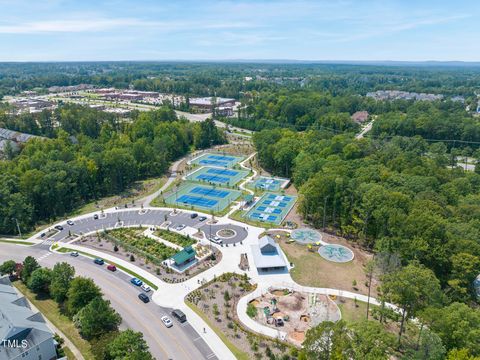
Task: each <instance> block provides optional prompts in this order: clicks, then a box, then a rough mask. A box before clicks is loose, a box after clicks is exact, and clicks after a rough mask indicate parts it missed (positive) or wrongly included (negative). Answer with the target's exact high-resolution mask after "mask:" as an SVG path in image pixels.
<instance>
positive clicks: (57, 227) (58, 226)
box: [55, 225, 63, 231]
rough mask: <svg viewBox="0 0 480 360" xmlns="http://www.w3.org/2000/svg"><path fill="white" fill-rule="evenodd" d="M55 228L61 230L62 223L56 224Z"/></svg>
mask: <svg viewBox="0 0 480 360" xmlns="http://www.w3.org/2000/svg"><path fill="white" fill-rule="evenodd" d="M55 229H57V230H59V231H62V230H63V226H62V225H57V226H55Z"/></svg>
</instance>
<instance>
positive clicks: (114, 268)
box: [107, 264, 117, 271]
mask: <svg viewBox="0 0 480 360" xmlns="http://www.w3.org/2000/svg"><path fill="white" fill-rule="evenodd" d="M107 269H108V270H110V271H117V267H116V266H115V265H112V264H110V265H108V266H107Z"/></svg>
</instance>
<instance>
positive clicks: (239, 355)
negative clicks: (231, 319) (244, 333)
mask: <svg viewBox="0 0 480 360" xmlns="http://www.w3.org/2000/svg"><path fill="white" fill-rule="evenodd" d="M185 303H186V304H187V305H188V307H189V308H190V309H192V310H193V311H195V313H196V314H197V315H198V316H200V317H201V318H202V319H203V320H204V321H205V322H206V323H207V324H208V326H209V327H210V328H211V329H212V330H213V331H215V334H217V336H218V337H219V338H220V339H221V340H222V341H223V343H224V344H225V345H226V346H227V347H228V349H229V350H230V351H231V352H232V353H233V355H234V356H235V357H236V358H237V359H239V360H249V357H248V354H247V353H245V352H243V351H241V350H240V349H238V348H237V347H236V346H235V345H234V344H233V343H232V342H231V341H230V340H228V338H227V337H226V336H225V334H224V333H223V332H221V331H220V330H219V329H218V328H217V327H216V326H215V325H214V324H212V323H211V322H210V320H209V319H208V317H206V316H205V315H204V314H203V313H202V311H201V310H200V309H199V308H198V307H196V306H195V305H194V304H192V303H191V302H189V301H185Z"/></svg>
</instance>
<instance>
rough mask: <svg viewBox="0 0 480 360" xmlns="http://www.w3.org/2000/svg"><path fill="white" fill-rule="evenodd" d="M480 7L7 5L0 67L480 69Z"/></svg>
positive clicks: (12, 1)
mask: <svg viewBox="0 0 480 360" xmlns="http://www.w3.org/2000/svg"><path fill="white" fill-rule="evenodd" d="M479 39H480V1H479V0H456V1H445V0H436V1H434V0H416V1H414V0H402V1H401V0H350V1H348V0H339V1H336V0H317V1H307V0H303V1H295V0H290V1H283V0H282V1H276V0H275V1H274V0H257V1H253V0H238V1H212V0H197V1H191V0H170V1H163V0H157V1H154V0H147V1H142V0H128V1H127V0H107V1H103V0H96V1H91V0H76V1H69V0H0V44H1V47H0V61H52V60H55V61H63V60H67V61H74V60H174V59H185V60H198V59H203V60H216V59H219V60H223V59H225V60H229V59H301V60H415V61H418V60H463V61H480V42H479Z"/></svg>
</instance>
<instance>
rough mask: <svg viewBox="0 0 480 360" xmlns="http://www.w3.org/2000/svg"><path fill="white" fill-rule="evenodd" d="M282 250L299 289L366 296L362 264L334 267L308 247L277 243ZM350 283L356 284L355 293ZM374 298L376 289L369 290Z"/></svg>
mask: <svg viewBox="0 0 480 360" xmlns="http://www.w3.org/2000/svg"><path fill="white" fill-rule="evenodd" d="M279 244H280V246H281V248H282V250H283V251H284V252H285V254H286V255H287V258H288V260H289V261H290V262H292V263H293V264H294V265H295V267H294V268H293V269H292V270H291V271H290V274H291V276H292V278H293V280H294V281H295V282H297V283H299V284H300V285H305V286H313V287H327V288H334V289H340V290H347V291H352V292H358V293H359V294H364V295H367V293H368V288H367V287H366V286H365V282H366V281H367V276H366V274H365V270H364V267H363V263H362V261H360V260H359V259H358V258H357V257H355V258H354V259H353V260H352V261H350V262H348V263H335V262H331V261H328V260H325V259H323V258H322V257H321V256H320V255H319V254H318V253H317V251H316V250H317V247H314V250H315V251H308V249H307V246H305V245H299V244H296V243H290V244H289V243H286V242H285V241H284V240H282V241H279ZM353 280H355V281H356V282H357V286H356V288H357V290H355V289H353ZM371 295H372V296H373V297H374V296H376V289H375V288H374V287H372V294H371Z"/></svg>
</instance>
